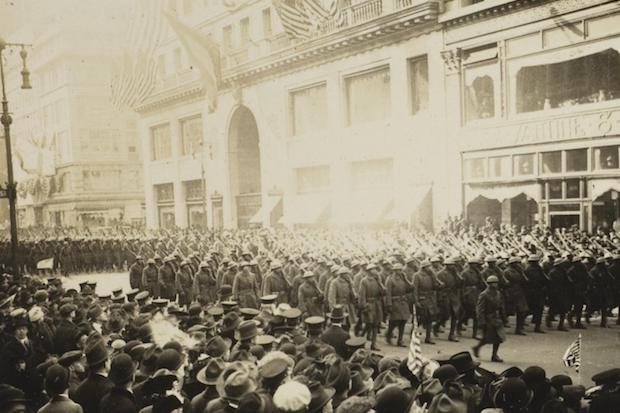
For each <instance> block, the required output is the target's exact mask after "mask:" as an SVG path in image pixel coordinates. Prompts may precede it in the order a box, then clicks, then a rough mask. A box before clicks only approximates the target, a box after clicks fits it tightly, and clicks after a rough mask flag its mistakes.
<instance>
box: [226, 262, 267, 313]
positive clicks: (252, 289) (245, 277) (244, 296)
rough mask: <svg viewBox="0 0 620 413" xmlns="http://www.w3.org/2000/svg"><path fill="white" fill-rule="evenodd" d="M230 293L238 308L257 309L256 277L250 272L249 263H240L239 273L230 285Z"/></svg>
mask: <svg viewBox="0 0 620 413" xmlns="http://www.w3.org/2000/svg"><path fill="white" fill-rule="evenodd" d="M232 292H233V297H234V298H235V300H236V301H237V302H238V303H239V306H240V307H246V308H258V285H257V284H256V277H255V276H254V274H253V273H252V272H251V271H250V263H249V262H247V261H243V262H242V263H241V271H239V272H238V273H237V275H236V276H235V279H234V280H233V283H232ZM263 295H268V294H263Z"/></svg>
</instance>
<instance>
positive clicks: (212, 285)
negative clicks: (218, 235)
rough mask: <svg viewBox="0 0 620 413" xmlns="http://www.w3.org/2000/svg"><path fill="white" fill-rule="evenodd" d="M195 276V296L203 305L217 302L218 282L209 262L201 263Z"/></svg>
mask: <svg viewBox="0 0 620 413" xmlns="http://www.w3.org/2000/svg"><path fill="white" fill-rule="evenodd" d="M198 267H199V268H198V272H196V274H195V275H194V286H193V288H194V295H195V296H196V297H197V299H198V302H199V303H200V304H202V305H207V304H212V303H214V302H215V301H216V300H217V297H216V291H217V287H216V280H215V277H214V276H213V273H212V272H211V268H210V267H209V264H208V263H207V262H204V261H203V262H201V263H200V265H199V266H198Z"/></svg>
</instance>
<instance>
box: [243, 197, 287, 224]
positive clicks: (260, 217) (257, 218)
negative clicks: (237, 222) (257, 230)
mask: <svg viewBox="0 0 620 413" xmlns="http://www.w3.org/2000/svg"><path fill="white" fill-rule="evenodd" d="M280 201H282V197H281V196H279V195H278V196H270V197H267V200H266V201H265V203H263V204H262V205H261V207H260V209H259V210H258V212H256V214H254V216H253V217H252V219H250V221H249V223H250V224H263V223H266V222H269V220H270V217H271V211H273V210H274V208H275V207H276V206H277V205H278V203H279V202H280Z"/></svg>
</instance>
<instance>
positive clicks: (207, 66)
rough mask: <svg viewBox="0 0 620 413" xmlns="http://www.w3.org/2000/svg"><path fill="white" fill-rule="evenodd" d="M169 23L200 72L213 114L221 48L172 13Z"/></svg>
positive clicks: (215, 103)
mask: <svg viewBox="0 0 620 413" xmlns="http://www.w3.org/2000/svg"><path fill="white" fill-rule="evenodd" d="M165 16H166V19H167V20H168V23H169V24H170V26H171V27H172V29H173V30H174V32H175V34H176V35H177V37H178V38H179V41H180V42H181V44H182V45H183V47H184V48H185V51H186V52H187V55H188V56H189V58H190V61H191V62H192V63H193V64H194V65H195V66H197V67H198V69H199V70H200V75H201V81H202V86H203V88H204V91H205V94H206V95H207V100H208V103H209V110H210V111H211V112H213V111H214V110H215V108H216V107H217V89H218V82H219V79H220V48H219V46H218V45H217V43H215V42H214V41H213V39H211V37H209V36H205V35H204V34H202V33H200V32H199V31H198V30H196V29H194V28H192V27H189V26H187V25H185V24H184V23H182V22H181V21H179V19H177V18H176V17H175V16H173V15H172V14H170V13H165Z"/></svg>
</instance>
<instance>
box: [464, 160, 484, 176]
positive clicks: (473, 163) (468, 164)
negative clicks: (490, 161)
mask: <svg viewBox="0 0 620 413" xmlns="http://www.w3.org/2000/svg"><path fill="white" fill-rule="evenodd" d="M465 176H466V177H467V178H468V179H483V178H486V176H487V168H486V158H476V159H467V160H465Z"/></svg>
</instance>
